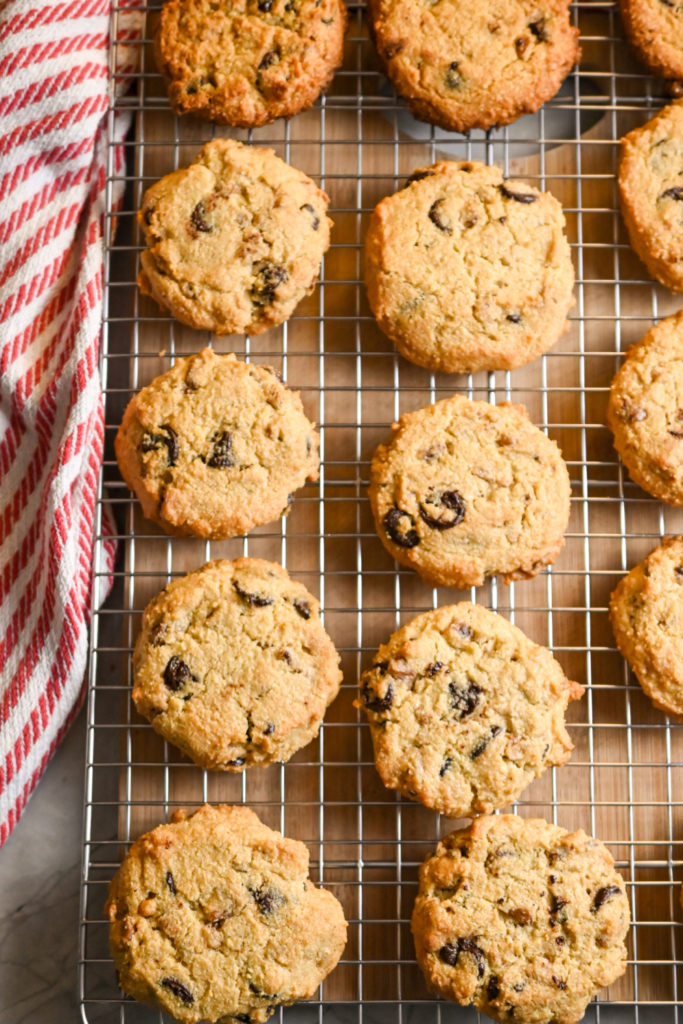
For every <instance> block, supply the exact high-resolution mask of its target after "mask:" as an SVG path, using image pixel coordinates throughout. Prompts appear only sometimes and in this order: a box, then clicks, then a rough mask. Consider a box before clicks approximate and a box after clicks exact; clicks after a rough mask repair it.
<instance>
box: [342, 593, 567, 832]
mask: <svg viewBox="0 0 683 1024" xmlns="http://www.w3.org/2000/svg"><path fill="white" fill-rule="evenodd" d="M360 686H361V689H360V693H361V695H360V700H359V701H358V702H357V704H358V706H359V707H362V708H364V710H365V712H366V713H367V716H368V722H369V724H370V731H371V733H372V742H373V746H374V750H375V764H376V765H377V771H378V772H379V774H380V776H381V778H382V782H383V783H384V785H385V786H387V787H388V788H389V789H397V790H399V791H400V792H401V793H403V795H404V796H409V797H411V798H413V799H416V800H419V801H420V802H421V803H423V804H424V805H425V806H426V807H430V808H431V809H432V810H435V811H439V812H440V813H441V814H446V815H447V816H448V817H450V818H465V817H468V818H469V817H474V815H476V814H481V813H485V812H488V811H493V810H497V809H499V808H501V807H506V806H507V805H508V804H510V803H512V802H513V801H515V800H516V799H517V798H518V797H519V795H520V793H521V792H522V790H523V789H524V788H525V787H526V786H528V785H529V783H530V782H532V781H533V780H534V779H536V778H538V776H539V775H541V774H542V773H543V772H544V771H545V769H546V768H548V767H550V766H551V765H560V764H564V763H565V761H567V760H568V759H569V756H570V754H571V751H572V748H573V744H572V741H571V740H570V738H569V735H568V733H567V730H566V728H565V724H564V715H565V711H566V710H567V705H568V703H569V701H570V700H578V699H579V698H580V697H581V696H582V695H583V687H582V686H579V685H578V683H573V682H570V680H568V679H567V678H566V677H565V674H564V672H563V671H562V668H561V667H560V665H559V664H558V663H557V662H556V661H555V659H554V658H553V656H552V654H551V653H550V651H548V650H546V648H545V647H539V646H538V644H535V643H533V642H532V641H531V640H529V639H528V637H526V636H525V635H524V633H522V631H521V629H517V627H516V626H513V625H512V624H511V623H510V622H508V621H507V619H504V618H503V617H502V615H496V614H495V612H491V611H488V610H487V609H486V608H483V607H482V606H481V605H478V604H470V603H469V602H464V601H463V602H462V603H461V604H454V605H448V606H446V607H443V608H438V609H437V610H435V611H429V612H425V613H424V614H423V615H418V616H417V617H416V618H414V619H412V621H410V622H408V623H407V624H406V625H405V626H403V627H402V628H401V629H399V630H398V632H396V633H394V634H393V636H392V637H390V639H389V641H388V642H387V643H386V644H383V645H382V646H381V647H380V649H379V651H378V652H377V654H376V655H375V657H374V658H373V665H372V668H371V669H369V670H368V671H367V672H364V673H363V675H362V677H361V683H360Z"/></svg>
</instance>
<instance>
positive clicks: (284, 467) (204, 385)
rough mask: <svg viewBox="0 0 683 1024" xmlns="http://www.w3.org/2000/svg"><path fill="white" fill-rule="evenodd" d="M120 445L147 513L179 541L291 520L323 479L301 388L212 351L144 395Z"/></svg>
mask: <svg viewBox="0 0 683 1024" xmlns="http://www.w3.org/2000/svg"><path fill="white" fill-rule="evenodd" d="M114 446H115V449H116V458H117V459H118V464H119V469H120V470H121V475H122V477H123V479H124V480H125V481H126V483H127V484H128V486H129V487H130V489H131V490H132V491H135V494H136V495H137V498H138V500H139V502H140V504H141V505H142V511H143V513H144V514H145V516H147V518H148V519H152V520H154V522H155V523H158V524H159V526H162V527H163V529H164V530H166V531H167V532H168V533H172V534H176V535H179V536H182V535H192V536H195V537H204V538H212V539H224V538H227V537H236V536H239V535H241V534H243V533H247V532H248V531H249V530H251V529H252V528H253V527H254V526H261V525H262V524H263V523H269V522H271V521H272V520H273V519H277V517H278V516H280V515H287V513H288V511H289V506H290V503H291V501H292V495H293V492H294V491H296V490H297V489H298V488H299V487H303V485H304V484H305V482H306V481H307V480H317V478H318V465H319V459H318V435H317V434H316V432H315V430H314V428H313V424H312V423H311V422H310V421H309V420H308V419H307V418H306V415H305V413H304V409H303V406H302V404H301V399H300V397H299V393H298V391H290V390H289V388H287V387H286V386H285V385H284V384H283V383H282V380H281V379H280V378H279V375H278V374H277V373H276V372H275V371H274V370H272V369H271V368H269V367H266V366H258V365H256V364H254V363H242V362H240V361H239V360H237V359H236V358H235V356H234V355H227V356H220V355H216V353H215V352H214V351H213V350H212V349H210V348H205V349H203V351H201V352H200V353H199V354H198V355H196V356H190V357H189V358H187V359H178V360H177V361H176V362H175V364H174V366H173V368H172V369H171V370H169V371H168V372H167V373H163V374H161V376H159V377H156V378H155V379H154V380H153V381H152V382H151V384H148V385H147V386H146V387H144V388H143V389H142V391H140V392H138V394H137V395H136V396H135V397H134V398H133V399H132V400H131V401H130V402H129V404H128V407H127V408H126V411H125V413H124V415H123V421H122V423H121V426H120V427H119V430H118V433H117V435H116V439H115V443H114Z"/></svg>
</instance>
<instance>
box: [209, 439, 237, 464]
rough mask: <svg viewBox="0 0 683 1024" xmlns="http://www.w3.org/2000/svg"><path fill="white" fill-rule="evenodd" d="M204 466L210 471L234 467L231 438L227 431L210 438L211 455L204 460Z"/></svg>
mask: <svg viewBox="0 0 683 1024" xmlns="http://www.w3.org/2000/svg"><path fill="white" fill-rule="evenodd" d="M206 464H207V466H211V468H212V469H228V468H229V467H230V466H234V465H235V456H234V455H233V452H232V437H231V436H230V434H229V432H228V431H227V430H223V431H221V432H220V433H215V434H214V435H213V437H212V438H211V454H210V455H209V457H208V459H207V460H206Z"/></svg>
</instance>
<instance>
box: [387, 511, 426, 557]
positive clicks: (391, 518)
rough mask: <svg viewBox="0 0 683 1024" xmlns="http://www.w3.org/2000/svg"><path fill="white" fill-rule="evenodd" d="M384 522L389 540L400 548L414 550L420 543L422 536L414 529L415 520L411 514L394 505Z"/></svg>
mask: <svg viewBox="0 0 683 1024" xmlns="http://www.w3.org/2000/svg"><path fill="white" fill-rule="evenodd" d="M382 522H383V524H384V529H385V530H386V532H387V535H388V537H389V539H390V540H392V541H393V542H394V544H397V545H398V546H399V547H400V548H414V547H416V546H417V545H418V544H419V543H420V536H419V534H418V532H417V530H415V529H413V527H414V526H415V520H414V519H413V517H412V516H411V515H410V513H409V512H404V511H403V509H401V508H397V507H396V506H395V505H394V507H393V508H390V509H389V511H388V512H387V514H386V515H385V517H384V519H383V520H382Z"/></svg>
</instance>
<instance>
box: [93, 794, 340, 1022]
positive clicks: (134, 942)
mask: <svg viewBox="0 0 683 1024" xmlns="http://www.w3.org/2000/svg"><path fill="white" fill-rule="evenodd" d="M106 914H107V916H108V918H109V941H110V945H111V951H112V955H113V957H114V964H115V967H116V970H117V972H118V978H119V984H120V986H121V988H122V989H123V990H124V991H125V992H127V993H128V994H129V995H131V996H133V997H134V998H135V999H139V1000H140V1001H141V1002H143V1003H148V1004H150V1005H151V1006H153V1007H155V1008H157V1009H159V1010H163V1011H164V1012H165V1013H168V1014H170V1015H171V1017H173V1018H174V1019H175V1020H178V1021H181V1022H183V1024H197V1022H198V1021H217V1022H223V1021H225V1022H227V1021H250V1022H251V1024H261V1022H262V1021H265V1020H267V1019H268V1017H270V1016H271V1014H272V1013H273V1011H274V1010H275V1009H276V1007H278V1006H283V1005H284V1006H287V1005H289V1004H290V1003H294V1002H297V1000H299V999H308V998H309V997H310V996H312V995H313V994H314V992H315V990H316V989H317V987H318V985H319V984H320V982H321V981H322V980H323V978H325V977H326V976H327V975H328V974H329V973H330V971H331V970H332V969H333V968H334V967H336V965H337V962H338V960H339V958H340V956H341V954H342V952H343V950H344V946H345V944H346V921H345V920H344V912H343V910H342V907H341V905H340V903H339V902H338V901H337V900H336V899H335V897H334V896H333V895H332V893H330V892H328V891H327V890H325V889H318V888H316V887H315V886H314V885H313V884H312V883H311V882H310V880H309V878H308V850H307V849H306V847H305V846H304V844H303V843H300V842H297V841H296V840H294V839H287V838H285V837H284V836H282V835H280V833H279V832H275V831H273V830H272V829H270V828H267V827H266V826H265V825H264V824H263V823H262V822H261V821H260V820H259V819H258V818H257V816H256V815H255V814H254V812H253V811H250V810H248V808H246V807H228V806H226V805H225V804H222V805H218V806H215V807H212V806H211V805H210V804H204V806H203V807H200V808H199V810H198V811H197V812H196V813H195V814H193V815H191V816H188V815H187V813H186V812H182V811H181V812H177V813H176V814H175V815H174V816H173V820H172V823H171V824H168V825H159V826H158V827H157V828H155V829H152V831H151V832H147V833H146V834H145V835H143V836H141V837H140V838H139V839H138V840H137V841H136V842H135V843H133V845H132V846H131V848H130V849H129V851H128V853H127V854H126V856H125V858H124V860H123V863H122V864H121V867H120V868H119V870H118V871H117V873H116V874H115V876H114V878H113V879H112V881H111V884H110V886H109V899H108V901H107V906H106Z"/></svg>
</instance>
